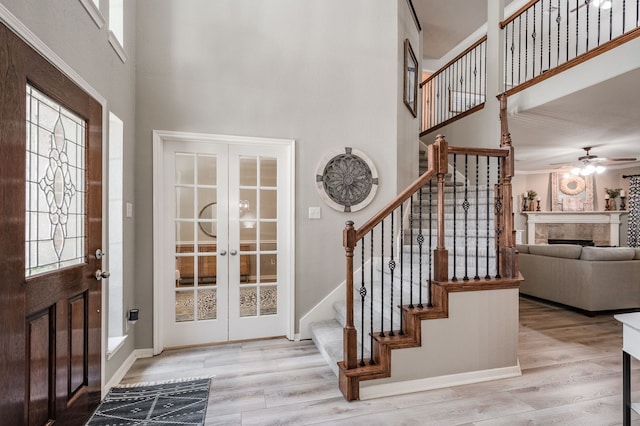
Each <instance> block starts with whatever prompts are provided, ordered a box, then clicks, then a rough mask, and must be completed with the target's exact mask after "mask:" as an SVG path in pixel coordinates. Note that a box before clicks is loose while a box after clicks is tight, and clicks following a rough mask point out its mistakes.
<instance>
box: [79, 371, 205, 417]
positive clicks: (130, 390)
mask: <svg viewBox="0 0 640 426" xmlns="http://www.w3.org/2000/svg"><path fill="white" fill-rule="evenodd" d="M210 384H211V379H196V380H182V381H173V382H167V383H157V384H140V385H131V386H124V387H114V388H111V390H110V391H109V393H108V394H107V396H106V397H105V398H104V400H103V401H102V402H101V403H100V405H99V406H98V408H97V409H96V411H95V412H94V413H93V415H92V416H91V418H90V419H89V421H88V422H87V426H108V425H111V426H116V425H117V426H134V425H135V426H146V425H203V424H204V419H205V416H206V414H207V402H208V400H209V386H210Z"/></svg>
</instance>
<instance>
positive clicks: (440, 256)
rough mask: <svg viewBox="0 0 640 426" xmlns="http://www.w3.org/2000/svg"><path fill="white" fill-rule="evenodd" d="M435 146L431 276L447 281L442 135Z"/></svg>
mask: <svg viewBox="0 0 640 426" xmlns="http://www.w3.org/2000/svg"><path fill="white" fill-rule="evenodd" d="M435 145H436V158H437V161H436V176H437V178H438V197H437V199H438V206H437V212H438V217H437V219H438V222H437V226H438V240H437V244H436V248H435V250H434V256H433V258H434V265H433V276H434V279H435V280H436V281H449V252H448V250H447V249H446V247H445V243H444V225H445V223H444V178H445V175H446V174H447V172H448V168H449V150H448V145H447V141H446V140H445V139H444V136H443V135H438V136H436V141H435ZM454 173H455V172H454Z"/></svg>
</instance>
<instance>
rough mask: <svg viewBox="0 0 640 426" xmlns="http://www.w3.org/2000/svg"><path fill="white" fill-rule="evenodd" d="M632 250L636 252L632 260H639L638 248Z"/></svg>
mask: <svg viewBox="0 0 640 426" xmlns="http://www.w3.org/2000/svg"><path fill="white" fill-rule="evenodd" d="M634 250H635V251H636V256H635V257H634V259H637V260H640V248H634Z"/></svg>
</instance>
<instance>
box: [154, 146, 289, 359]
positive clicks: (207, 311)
mask: <svg viewBox="0 0 640 426" xmlns="http://www.w3.org/2000/svg"><path fill="white" fill-rule="evenodd" d="M288 162H289V155H288V151H287V148H286V147H284V146H277V145H275V146H273V145H270V146H269V145H266V146H265V145H253V144H251V145H243V144H235V143H225V142H216V143H212V142H207V143H203V142H189V141H167V142H165V144H164V158H163V181H164V182H163V185H162V186H163V199H164V206H163V215H162V217H163V220H162V234H163V238H162V248H161V250H162V263H161V270H162V275H161V276H162V282H161V291H162V302H161V305H162V311H161V312H162V313H161V317H162V322H163V324H162V330H163V332H162V334H163V336H162V339H163V346H166V347H172V346H184V345H196V344H205V343H212V342H224V341H230V340H242V339H252V338H260V337H270V336H279V335H285V334H287V333H288V328H287V327H288V319H289V312H288V310H289V306H288V304H289V303H290V300H289V299H290V297H289V285H290V282H289V281H290V276H289V273H288V272H287V265H289V264H290V262H291V258H290V256H291V251H290V249H289V247H287V243H286V242H287V241H289V240H290V239H289V235H288V232H289V227H288V224H289V223H290V221H291V217H290V216H291V214H290V211H291V208H290V207H291V206H290V190H291V188H290V182H289V170H288V169H289V164H288Z"/></svg>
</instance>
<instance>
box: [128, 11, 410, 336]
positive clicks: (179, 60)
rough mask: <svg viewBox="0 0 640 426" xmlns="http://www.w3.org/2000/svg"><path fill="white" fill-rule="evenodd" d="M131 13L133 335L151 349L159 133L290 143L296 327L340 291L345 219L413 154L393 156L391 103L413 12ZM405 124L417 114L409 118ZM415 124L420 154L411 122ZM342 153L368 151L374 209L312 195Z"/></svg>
mask: <svg viewBox="0 0 640 426" xmlns="http://www.w3.org/2000/svg"><path fill="white" fill-rule="evenodd" d="M136 4H137V11H138V22H137V24H138V26H137V31H138V46H139V49H138V51H139V56H138V69H137V84H138V86H137V88H138V89H137V105H136V106H137V109H136V111H137V124H138V126H137V141H136V155H137V158H138V161H137V163H136V166H137V169H136V197H137V198H136V201H137V206H138V212H139V214H141V215H143V216H144V217H147V218H149V220H148V221H146V222H144V223H140V224H139V226H138V227H137V228H136V231H135V232H136V234H135V236H136V244H137V256H136V264H137V274H136V299H137V300H139V301H140V304H141V306H140V308H141V311H140V315H141V317H142V320H141V321H140V322H139V323H138V325H137V326H138V327H140V328H141V329H144V330H145V333H144V336H140V338H139V339H138V341H137V345H138V346H139V347H151V345H152V341H151V339H152V333H151V330H152V323H151V311H152V280H153V276H152V273H151V271H152V253H153V241H152V238H151V234H152V224H151V220H150V218H151V215H152V191H151V188H152V173H151V172H152V163H151V132H152V130H153V129H159V130H174V131H189V132H201V133H215V134H228V135H244V136H260V137H275V138H285V139H294V140H295V141H296V171H295V179H296V194H295V196H296V206H295V210H296V224H297V225H296V241H295V243H296V255H295V258H296V277H295V286H296V319H298V318H300V316H301V315H303V314H305V313H306V312H307V311H308V310H309V309H310V308H311V307H313V306H314V305H315V304H316V303H317V302H319V301H320V300H321V299H322V298H323V297H324V296H326V295H327V294H328V293H329V292H330V291H331V290H333V289H334V288H335V287H336V286H337V285H338V284H339V283H340V282H342V281H343V280H344V249H343V248H342V229H343V228H344V223H345V221H347V220H353V221H354V222H355V223H356V224H362V223H364V221H365V220H366V219H368V218H369V217H370V216H371V215H373V214H374V213H375V212H376V211H377V210H379V209H380V208H382V207H383V206H384V205H385V204H386V203H387V202H388V201H389V200H390V199H391V198H393V197H394V196H395V195H396V193H397V189H398V187H399V179H400V178H399V177H398V174H399V170H398V162H399V159H398V155H399V151H402V155H406V154H407V151H406V149H405V145H404V142H402V148H399V142H398V135H399V132H400V131H399V126H400V123H399V118H398V116H399V115H400V111H399V110H400V108H399V105H398V100H397V99H398V96H399V93H398V89H397V88H398V84H399V82H398V81H399V75H400V63H399V61H400V57H401V54H400V53H399V51H398V49H399V46H401V42H400V40H399V39H400V34H404V33H405V32H407V31H409V29H410V26H407V28H408V29H407V30H402V31H401V30H399V26H404V24H400V23H399V21H402V18H399V17H398V14H399V10H400V5H404V7H406V1H405V0H395V1H385V2H371V1H369V0H354V1H349V2H344V1H342V0H321V1H320V0H316V1H298V0H278V1H274V0H261V1H259V2H256V1H255V0H217V1H215V2H212V1H209V0H192V1H190V2H188V5H189V6H188V7H187V6H185V5H186V4H187V3H185V2H184V1H178V0H138V1H137V3H136ZM414 31H417V30H414ZM411 37H412V38H413V37H417V36H414V35H412V36H411ZM402 41H404V38H403V40H402ZM403 108H404V105H403ZM402 113H403V114H405V115H406V114H409V112H408V111H407V110H406V108H404V111H402ZM411 120H412V121H413V122H415V123H416V124H415V126H413V129H414V130H413V131H414V135H415V136H414V138H413V139H414V140H415V141H416V144H417V134H418V124H417V119H413V118H412V119H411ZM404 125H405V124H404V120H403V124H402V126H404ZM403 128H404V127H403ZM408 133H410V132H407V133H404V132H403V133H402V134H403V135H405V134H408ZM403 138H404V136H403ZM406 140H409V136H406ZM344 147H353V148H357V149H360V150H361V151H363V152H364V153H366V154H367V155H368V156H369V157H370V158H371V160H372V161H373V162H374V163H375V165H376V167H377V169H378V174H379V178H380V185H379V188H378V192H377V195H376V197H375V198H374V200H373V202H372V204H370V205H369V206H368V207H367V208H365V209H364V210H362V211H359V212H356V213H351V214H347V213H343V212H338V211H336V210H333V209H331V208H329V207H328V206H327V205H326V204H325V203H324V202H323V201H322V199H321V197H320V196H319V194H318V192H317V190H316V183H315V174H316V168H317V166H318V163H319V161H320V159H321V158H322V157H324V156H326V155H327V154H329V153H332V152H338V151H340V150H344ZM414 149H416V150H417V147H416V146H415V145H414ZM416 167H417V163H416ZM403 173H404V172H403ZM407 173H411V171H410V170H408V171H407ZM312 206H319V207H321V209H322V218H321V219H320V220H310V219H308V208H309V207H312ZM296 322H297V321H296Z"/></svg>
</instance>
